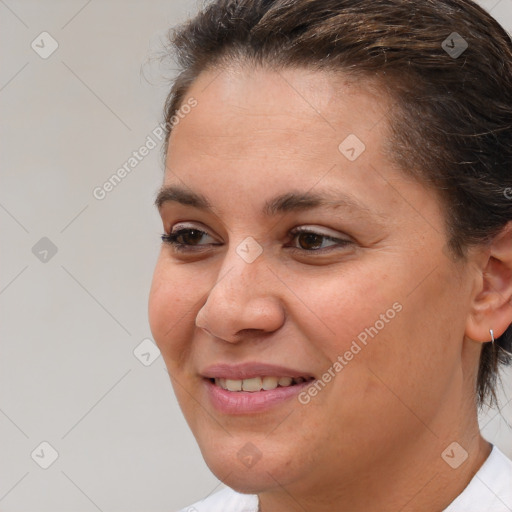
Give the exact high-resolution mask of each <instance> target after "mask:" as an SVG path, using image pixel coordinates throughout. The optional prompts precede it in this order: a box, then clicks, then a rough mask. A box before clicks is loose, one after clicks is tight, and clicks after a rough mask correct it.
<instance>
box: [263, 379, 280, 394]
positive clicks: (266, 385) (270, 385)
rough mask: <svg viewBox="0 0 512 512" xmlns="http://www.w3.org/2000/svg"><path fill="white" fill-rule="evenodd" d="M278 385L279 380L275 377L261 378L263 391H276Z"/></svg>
mask: <svg viewBox="0 0 512 512" xmlns="http://www.w3.org/2000/svg"><path fill="white" fill-rule="evenodd" d="M278 384H279V379H278V378H277V377H263V381H262V384H261V385H262V387H263V389H264V390H266V391H268V390H269V389H276V388H277V385H278Z"/></svg>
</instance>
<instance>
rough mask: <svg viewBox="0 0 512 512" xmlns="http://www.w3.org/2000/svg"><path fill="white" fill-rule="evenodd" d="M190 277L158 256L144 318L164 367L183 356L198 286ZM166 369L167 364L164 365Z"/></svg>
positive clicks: (191, 323) (191, 325)
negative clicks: (147, 322) (145, 317)
mask: <svg viewBox="0 0 512 512" xmlns="http://www.w3.org/2000/svg"><path fill="white" fill-rule="evenodd" d="M191 279H193V277H192V276H188V273H187V272H183V271H181V270H179V269H176V267H175V266H172V265H170V264H169V263H168V262H166V261H165V260H164V259H163V258H162V257H160V259H159V261H158V263H157V265H156V268H155V272H154V274H153V281H152V284H151V291H150V294H149V307H148V316H149V324H150V327H151V332H152V334H153V338H154V340H155V342H156V344H157V346H158V348H159V349H160V351H161V352H162V356H163V357H164V360H165V362H166V364H168V363H169V362H170V360H176V359H177V358H178V356H180V355H182V354H183V353H184V348H185V345H186V343H187V339H190V338H189V337H188V338H187V334H188V335H190V333H187V331H188V330H189V329H190V328H192V329H193V328H194V320H193V315H195V314H196V312H195V308H194V304H197V303H198V300H199V297H197V296H194V293H195V294H196V295H197V292H194V290H197V289H198V287H197V286H196V285H195V284H194V282H193V281H191ZM168 366H169V364H168Z"/></svg>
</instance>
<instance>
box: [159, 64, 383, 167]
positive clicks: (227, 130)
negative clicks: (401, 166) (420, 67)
mask: <svg viewBox="0 0 512 512" xmlns="http://www.w3.org/2000/svg"><path fill="white" fill-rule="evenodd" d="M187 98H194V99H195V100H196V101H197V106H196V107H194V108H193V109H192V110H191V111H190V112H189V113H188V114H186V115H185V116H184V119H182V120H181V121H180V122H179V124H178V125H176V126H175V127H174V128H173V131H172V133H171V136H170V140H169V156H170V157H171V158H174V157H176V158H178V157H179V158H180V159H181V158H182V157H183V156H184V155H183V154H181V152H180V147H182V146H186V148H187V155H188V156H189V157H194V158H195V159H198V158H201V157H202V156H205V157H206V156H209V157H214V158H219V159H224V160H228V159H231V160H233V159H243V160H246V161H247V160H249V159H258V160H259V159H266V160H268V159H269V158H272V159H274V160H280V159H286V158H290V157H294V158H295V159H309V160H316V159H319V158H320V157H322V159H324V158H323V157H329V156H330V157H331V159H337V158H338V157H339V156H340V153H339V149H338V146H339V144H340V143H341V142H342V141H343V140H344V139H345V138H346V137H347V136H348V135H350V134H356V135H357V136H358V137H359V138H360V139H361V140H364V143H365V145H366V147H369V146H373V147H374V148H375V149H376V150H378V148H379V147H380V145H381V143H382V140H381V139H382V132H383V129H384V128H385V127H386V122H385V114H386V112H387V110H388V108H389V100H388V98H387V97H386V96H385V95H383V94H381V95H378V94H375V93H373V92H372V88H371V87H369V86H368V84H364V85H363V83H362V82H357V81H354V80H353V79H349V78H348V77H344V76H342V75H339V74H338V75H336V76H335V75H334V74H333V73H329V72H327V71H312V70H308V69H283V70H279V71H275V70H268V69H263V68H256V69H251V68H249V67H247V66H246V67H234V68H229V69H222V70H219V69H212V70H209V71H207V72H204V73H202V74H200V75H199V77H198V78H197V80H196V81H195V82H194V83H193V84H192V86H191V88H190V89H189V91H188V92H187V95H186V97H185V99H184V102H186V100H187Z"/></svg>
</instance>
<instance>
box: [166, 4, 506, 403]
mask: <svg viewBox="0 0 512 512" xmlns="http://www.w3.org/2000/svg"><path fill="white" fill-rule="evenodd" d="M454 33H456V34H454ZM169 37H170V51H171V53H172V54H173V55H175V56H176V57H177V61H178V64H179V65H180V68H181V69H180V72H179V74H178V75H177V77H176V78H175V79H174V82H173V85H172V89H171V91H170V93H169V96H168V98H167V101H166V105H165V121H166V127H167V132H166V139H165V142H166V143H165V146H164V151H166V148H167V143H168V139H169V136H170V132H171V130H172V124H173V123H172V122H171V119H172V117H173V116H174V115H175V114H176V113H177V112H178V110H179V108H180V106H181V104H182V102H183V100H184V98H185V94H186V93H187V91H188V89H189V88H190V86H191V84H192V83H193V82H194V80H195V79H196V78H197V77H198V75H199V74H200V73H201V72H203V71H206V70H210V69H215V68H221V67H223V66H224V67H227V66H230V65H233V64H234V63H245V62H249V63H253V64H256V65H262V66H266V67H267V68H273V69H279V68H283V67H305V68H310V69H318V70H328V71H335V72H336V71H340V72H342V73H345V74H349V75H352V76H355V77H356V78H358V77H359V78H361V79H366V80H368V79H369V80H373V81H376V82H378V83H379V84H380V85H381V86H383V87H384V88H385V90H386V91H387V93H388V95H389V97H390V98H392V100H393V101H394V102H395V106H396V108H393V109H392V111H390V113H389V114H388V117H389V120H390V131H391V135H390V140H389V153H390V156H391V157H392V158H393V159H394V160H395V162H396V163H398V164H399V166H400V168H402V169H403V170H404V172H407V173H412V174H413V175H414V176H415V177H417V178H419V179H420V180H422V182H424V183H429V184H430V185H431V186H433V187H435V189H436V190H437V192H438V193H439V194H440V196H441V198H442V203H443V205H444V207H445V211H446V218H447V223H446V227H447V233H448V245H447V249H448V250H447V253H448V254H450V255H451V256H453V258H455V259H464V258H465V257H466V254H467V248H468V247H470V246H472V245H476V244H483V243H487V242H489V241H490V240H491V239H492V238H493V237H494V236H496V235H497V234H498V233H499V232H500V230H501V229H502V228H503V227H504V226H505V225H506V223H507V222H508V221H510V220H512V41H511V39H510V36H509V35H508V34H507V33H506V32H505V30H504V29H503V28H502V27H501V26H500V25H499V23H498V22H497V21H495V20H494V19H493V18H492V17H491V16H490V15H489V14H488V13H487V12H486V11H484V10H483V9H482V8H481V7H479V6H478V5H477V4H475V3H474V2H472V1H470V0H214V1H212V2H209V3H207V5H206V6H205V7H204V8H203V10H202V11H201V12H199V13H198V14H197V15H196V16H195V17H194V18H192V19H191V20H189V21H188V22H186V23H185V24H183V25H181V26H179V27H177V28H175V29H173V30H172V31H171V32H170V36H169ZM466 45H467V48H466ZM490 327H492V326H490ZM511 347H512V327H509V328H508V329H507V331H506V332H505V333H504V334H503V335H502V336H501V337H499V338H497V339H496V342H495V344H491V343H486V344H484V346H483V348H482V352H481V357H480V366H479V372H478V381H477V390H476V392H477V396H478V402H479V404H480V405H482V404H483V403H484V401H485V399H486V398H490V403H493V402H495V401H496V393H495V386H496V380H497V378H498V375H499V373H498V369H499V365H500V364H510V362H511V357H510V351H511Z"/></svg>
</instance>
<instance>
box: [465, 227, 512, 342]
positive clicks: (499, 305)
mask: <svg viewBox="0 0 512 512" xmlns="http://www.w3.org/2000/svg"><path fill="white" fill-rule="evenodd" d="M485 251H486V257H485V258H484V259H483V260H482V261H483V264H482V266H481V268H480V270H479V272H481V275H480V276H479V277H480V284H479V289H478V290H476V293H475V296H474V298H473V301H472V306H471V311H470V315H469V317H468V320H467V325H466V335H467V336H468V337H469V338H470V339H472V340H474V341H478V342H481V343H484V342H487V341H492V337H494V338H495V339H496V338H498V337H499V336H501V335H502V334H503V333H504V332H505V330H506V329H507V328H508V327H509V325H511V324H512V222H509V223H508V224H507V225H506V226H505V228H503V229H502V231H501V232H500V233H499V234H498V235H496V237H494V239H493V240H492V241H491V242H490V243H489V245H488V246H486V248H485ZM491 330H492V333H491V332H490V331H491Z"/></svg>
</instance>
